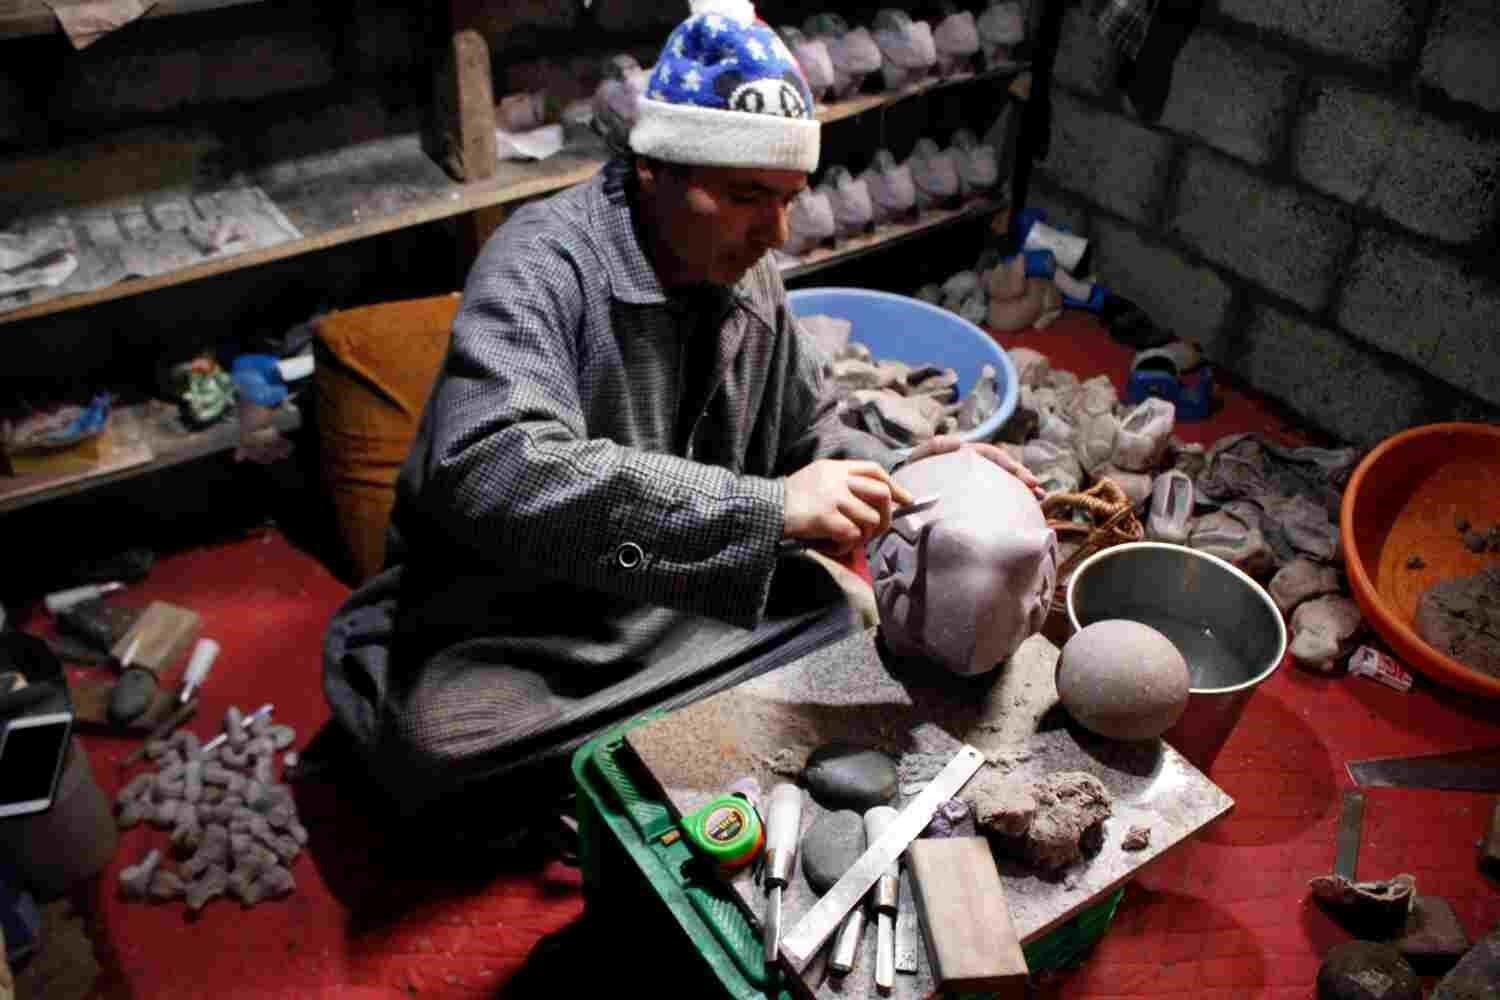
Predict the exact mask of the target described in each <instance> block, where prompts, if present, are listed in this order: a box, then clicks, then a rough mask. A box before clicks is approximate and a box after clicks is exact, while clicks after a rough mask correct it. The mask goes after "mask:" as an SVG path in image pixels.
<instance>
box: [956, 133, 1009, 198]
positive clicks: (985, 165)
mask: <svg viewBox="0 0 1500 1000" xmlns="http://www.w3.org/2000/svg"><path fill="white" fill-rule="evenodd" d="M948 153H949V155H950V156H952V157H953V163H954V166H955V167H956V168H957V170H958V193H959V195H960V197H964V198H967V197H969V196H970V195H974V194H979V193H981V192H984V191H988V190H990V189H991V188H993V187H994V186H995V185H996V184H997V183H999V181H1000V161H999V159H998V157H996V155H995V147H993V146H991V145H990V144H989V143H984V142H980V141H979V139H978V138H977V137H976V136H975V135H974V133H973V132H971V131H970V130H969V129H966V128H961V129H959V130H958V131H957V132H955V133H953V144H952V145H951V146H949V147H948Z"/></svg>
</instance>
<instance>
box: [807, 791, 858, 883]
mask: <svg viewBox="0 0 1500 1000" xmlns="http://www.w3.org/2000/svg"><path fill="white" fill-rule="evenodd" d="M800 850H801V852H802V874H803V876H804V877H805V878H806V879H807V884H808V885H809V886H811V887H812V890H813V892H816V893H817V894H818V895H820V896H821V895H822V894H823V893H825V892H827V891H828V890H829V889H831V888H833V884H834V883H835V882H837V881H838V880H839V879H841V878H843V877H844V872H846V871H848V870H849V866H850V865H852V864H854V862H856V861H858V860H859V856H860V855H861V854H863V853H864V850H865V821H864V819H863V817H861V816H860V814H859V813H857V812H855V811H853V810H852V809H840V810H839V811H838V812H831V813H828V814H826V815H824V816H823V817H821V818H820V819H819V820H818V821H817V822H816V823H814V824H813V825H812V826H811V827H810V828H809V829H808V831H807V832H806V833H805V834H803V835H802V845H801V848H800Z"/></svg>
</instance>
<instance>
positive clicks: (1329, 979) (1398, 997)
mask: <svg viewBox="0 0 1500 1000" xmlns="http://www.w3.org/2000/svg"><path fill="white" fill-rule="evenodd" d="M1318 1000H1422V981H1421V980H1420V979H1418V978H1417V974H1416V973H1415V972H1414V971H1412V967H1411V966H1410V965H1408V964H1407V962H1406V959H1404V958H1402V957H1401V953H1400V952H1399V951H1397V950H1396V949H1395V948H1392V947H1391V946H1390V945H1388V944H1380V943H1377V942H1375V941H1345V942H1344V943H1343V944H1340V945H1335V946H1334V947H1333V948H1332V950H1330V951H1329V952H1328V955H1327V957H1326V958H1324V959H1323V966H1322V968H1320V969H1318Z"/></svg>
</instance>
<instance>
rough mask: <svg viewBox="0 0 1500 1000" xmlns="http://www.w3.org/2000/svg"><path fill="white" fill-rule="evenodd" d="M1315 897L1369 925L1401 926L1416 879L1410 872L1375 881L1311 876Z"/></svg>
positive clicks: (1412, 896)
mask: <svg viewBox="0 0 1500 1000" xmlns="http://www.w3.org/2000/svg"><path fill="white" fill-rule="evenodd" d="M1307 884H1308V886H1309V887H1311V889H1312V892H1313V897H1314V898H1315V899H1317V900H1319V901H1320V902H1323V903H1327V904H1329V905H1330V906H1333V907H1335V908H1336V909H1339V910H1341V911H1343V912H1344V913H1346V914H1348V915H1349V917H1350V918H1351V919H1354V920H1357V921H1358V922H1359V923H1360V924H1362V925H1363V926H1366V927H1371V926H1380V927H1386V928H1399V927H1400V926H1401V925H1402V924H1403V923H1405V921H1406V916H1407V914H1408V913H1410V912H1411V901H1412V899H1413V898H1414V897H1415V896H1416V893H1417V881H1416V879H1415V878H1413V877H1412V876H1410V875H1406V874H1401V875H1397V876H1396V877H1395V878H1389V879H1382V880H1380V881H1376V882H1355V881H1353V880H1352V879H1347V878H1344V877H1343V876H1342V875H1319V876H1317V877H1316V878H1313V879H1309V880H1308V883H1307Z"/></svg>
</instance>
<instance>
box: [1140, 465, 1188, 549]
mask: <svg viewBox="0 0 1500 1000" xmlns="http://www.w3.org/2000/svg"><path fill="white" fill-rule="evenodd" d="M1192 516H1193V481H1192V480H1191V479H1189V478H1188V477H1187V476H1185V475H1183V474H1182V473H1181V472H1179V471H1177V470H1176V469H1168V470H1167V471H1166V472H1163V473H1162V474H1161V475H1159V476H1157V477H1156V480H1155V482H1153V483H1152V485H1151V514H1150V516H1149V517H1148V518H1147V519H1146V520H1147V525H1146V527H1147V531H1148V532H1149V533H1150V535H1151V537H1152V538H1154V539H1156V540H1157V541H1158V542H1172V543H1173V544H1174V545H1186V544H1187V540H1188V527H1189V522H1190V521H1191V519H1192Z"/></svg>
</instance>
